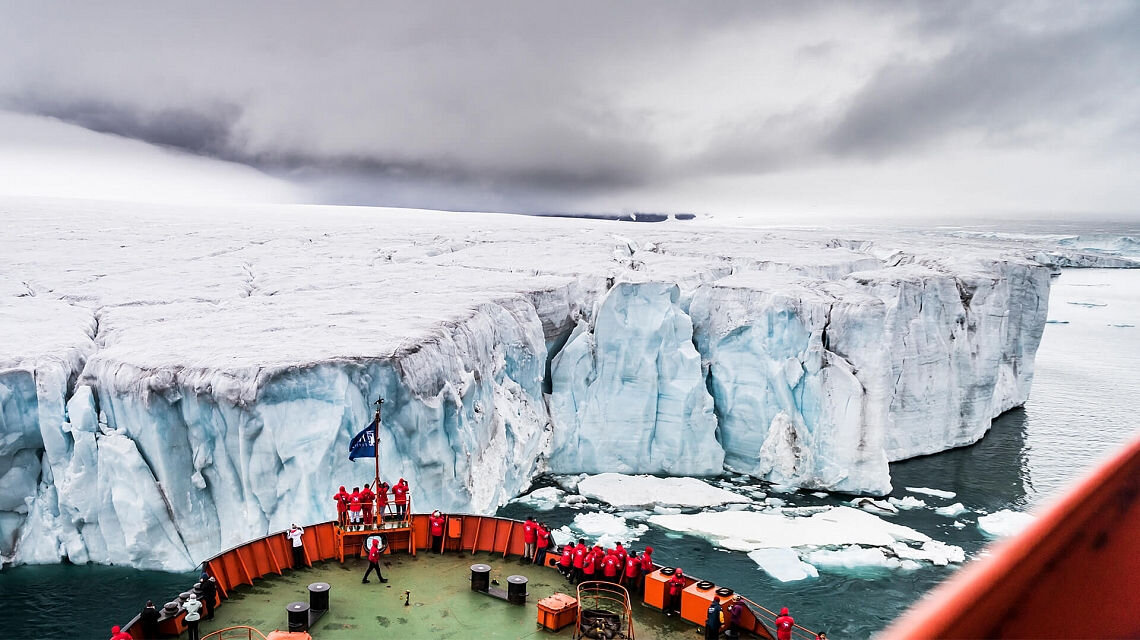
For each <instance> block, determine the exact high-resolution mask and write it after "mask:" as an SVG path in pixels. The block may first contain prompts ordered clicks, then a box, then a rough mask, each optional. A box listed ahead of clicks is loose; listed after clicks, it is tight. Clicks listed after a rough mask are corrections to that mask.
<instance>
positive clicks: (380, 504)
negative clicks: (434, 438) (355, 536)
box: [333, 478, 409, 531]
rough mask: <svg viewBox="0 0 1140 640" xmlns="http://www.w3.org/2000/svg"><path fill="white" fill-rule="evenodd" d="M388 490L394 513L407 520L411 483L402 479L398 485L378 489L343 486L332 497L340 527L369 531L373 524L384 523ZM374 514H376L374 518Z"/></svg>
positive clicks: (366, 485)
mask: <svg viewBox="0 0 1140 640" xmlns="http://www.w3.org/2000/svg"><path fill="white" fill-rule="evenodd" d="M388 491H391V492H392V502H391V503H392V505H394V507H395V509H394V510H392V511H391V514H392V515H394V516H395V518H396V519H397V520H405V519H407V514H408V491H409V487H408V481H407V480H404V479H403V478H400V480H399V482H397V483H396V484H394V485H391V486H389V485H388V483H387V482H380V483H379V484H377V485H376V490H375V491H373V490H372V488H371V487H370V486H369V485H368V484H365V485H364V488H363V489H361V488H360V487H353V488H352V491H351V492H350V491H347V490H345V488H344V487H343V486H342V487H341V488H340V491H338V492H336V493H335V494H334V495H333V500H335V501H336V517H337V524H339V525H340V528H342V529H345V530H350V531H351V530H356V531H362V530H364V529H370V528H372V527H373V526H374V524H383V523H384V518H385V514H388V513H389V509H388V504H389V502H388ZM373 514H376V517H375V519H374V517H373Z"/></svg>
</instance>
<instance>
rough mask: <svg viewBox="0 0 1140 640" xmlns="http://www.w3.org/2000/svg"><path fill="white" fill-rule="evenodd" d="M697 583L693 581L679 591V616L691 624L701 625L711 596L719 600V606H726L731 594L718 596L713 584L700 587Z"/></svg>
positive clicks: (707, 610) (706, 615) (711, 598)
mask: <svg viewBox="0 0 1140 640" xmlns="http://www.w3.org/2000/svg"><path fill="white" fill-rule="evenodd" d="M699 584H700V583H699V582H694V583H693V584H691V585H689V586H687V587H685V590H684V591H682V592H681V617H682V618H684V619H685V620H688V621H689V622H692V623H693V624H696V625H703V624H704V623H705V618H707V617H708V612H709V605H711V604H712V601H713V598H716V599H717V600H719V601H720V606H721V607H724V608H727V607H728V602H729V601H730V600H732V596H718V595H717V594H716V585H715V584H714V585H713V586H711V587H709V588H708V589H701V588H700V587H698V586H697V585H699ZM726 617H727V616H726Z"/></svg>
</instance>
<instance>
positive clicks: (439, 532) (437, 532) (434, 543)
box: [428, 509, 443, 553]
mask: <svg viewBox="0 0 1140 640" xmlns="http://www.w3.org/2000/svg"><path fill="white" fill-rule="evenodd" d="M428 522H430V523H431V550H432V551H434V552H436V553H443V514H442V513H440V512H439V509H436V510H435V511H432V512H431V517H430V518H428Z"/></svg>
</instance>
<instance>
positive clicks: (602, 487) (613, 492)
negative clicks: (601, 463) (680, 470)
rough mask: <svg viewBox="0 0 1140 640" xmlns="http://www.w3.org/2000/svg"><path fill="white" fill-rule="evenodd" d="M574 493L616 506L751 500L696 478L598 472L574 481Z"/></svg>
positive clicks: (701, 504)
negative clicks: (576, 490)
mask: <svg viewBox="0 0 1140 640" xmlns="http://www.w3.org/2000/svg"><path fill="white" fill-rule="evenodd" d="M578 493H580V494H582V495H584V496H586V497H587V498H593V499H595V500H600V501H602V502H605V503H608V504H611V505H613V506H615V507H618V508H619V509H633V508H637V507H654V506H660V507H686V508H690V507H693V508H695V507H715V506H719V505H723V504H730V503H747V502H751V501H752V500H751V499H750V498H748V497H746V496H742V495H740V494H737V493H733V492H731V491H725V490H724V489H720V488H717V487H714V486H712V485H710V484H708V483H707V482H703V481H701V480H698V479H696V478H658V477H655V476H628V475H624V474H620V473H602V474H598V475H596V476H589V477H587V478H584V479H583V480H582V481H581V482H579V483H578Z"/></svg>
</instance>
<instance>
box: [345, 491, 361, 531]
mask: <svg viewBox="0 0 1140 640" xmlns="http://www.w3.org/2000/svg"><path fill="white" fill-rule="evenodd" d="M360 521H361V517H360V487H353V488H352V493H350V494H349V496H348V524H349V526H351V527H352V528H353V529H356V528H358V527H359V526H360Z"/></svg>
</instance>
